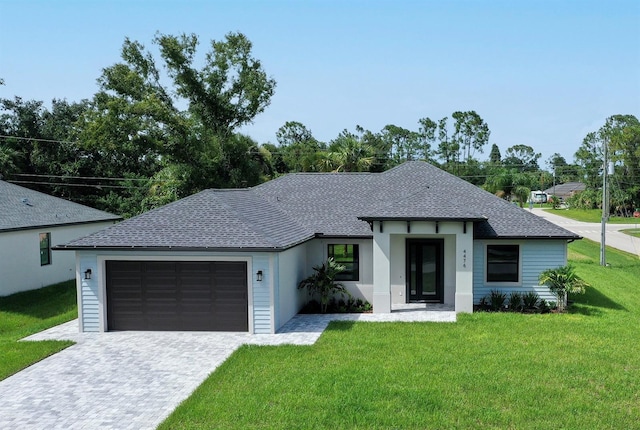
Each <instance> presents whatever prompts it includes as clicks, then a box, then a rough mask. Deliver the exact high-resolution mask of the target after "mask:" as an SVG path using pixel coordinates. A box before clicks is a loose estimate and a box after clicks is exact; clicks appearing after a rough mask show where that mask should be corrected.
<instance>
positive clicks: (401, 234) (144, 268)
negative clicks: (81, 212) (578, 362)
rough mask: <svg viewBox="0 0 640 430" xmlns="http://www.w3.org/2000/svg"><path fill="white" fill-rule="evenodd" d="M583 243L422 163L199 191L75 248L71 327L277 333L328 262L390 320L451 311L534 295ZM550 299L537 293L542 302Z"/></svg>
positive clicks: (79, 241)
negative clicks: (408, 308)
mask: <svg viewBox="0 0 640 430" xmlns="http://www.w3.org/2000/svg"><path fill="white" fill-rule="evenodd" d="M579 238H580V237H579V236H577V235H575V234H574V233H571V232H569V231H567V230H565V229H562V228H560V227H558V226H556V225H554V224H551V223H550V222H548V221H546V220H544V219H542V218H540V217H538V216H536V215H533V214H531V213H530V212H529V211H527V210H523V209H521V208H519V207H518V206H516V205H514V204H512V203H509V202H507V201H505V200H502V199H500V198H498V197H496V196H494V195H493V194H490V193H488V192H486V191H483V190H482V189H480V188H478V187H476V186H474V185H472V184H470V183H468V182H466V181H464V180H462V179H459V178H457V177H456V176H453V175H451V174H449V173H446V172H444V171H443V170H440V169H439V168H437V167H434V166H432V165H431V164H428V163H426V162H420V161H413V162H407V163H404V164H402V165H400V166H397V167H395V168H393V169H390V170H388V171H386V172H383V173H295V174H288V175H285V176H282V177H280V178H278V179H275V180H272V181H270V182H267V183H264V184H261V185H259V186H256V187H253V188H247V189H233V190H206V191H202V192H200V193H198V194H195V195H192V196H190V197H187V198H184V199H182V200H179V201H176V202H173V203H171V204H168V205H166V206H163V207H160V208H158V209H155V210H152V211H149V212H147V213H144V214H142V215H140V216H138V217H135V218H131V219H129V220H126V221H124V222H122V223H119V224H117V225H115V226H112V227H109V228H107V229H106V230H102V231H99V232H97V233H94V234H92V235H89V236H87V237H84V238H81V239H77V240H73V241H71V242H69V243H67V244H65V245H64V246H60V247H58V249H66V250H74V251H76V255H77V267H78V273H77V276H78V295H79V303H80V306H79V317H80V329H81V330H83V331H87V332H91V331H93V332H96V331H107V330H223V331H248V332H251V333H273V332H275V331H276V330H278V328H279V327H281V326H282V325H283V324H284V323H286V322H287V321H288V320H289V319H290V318H292V317H293V316H294V315H295V314H296V313H297V312H298V311H299V310H300V309H301V307H302V306H303V305H304V303H305V302H306V300H307V296H306V292H305V291H301V290H298V289H297V285H298V283H299V282H300V281H301V280H302V279H304V278H305V277H307V276H308V275H309V274H310V273H312V267H313V266H315V265H319V264H321V263H323V262H324V261H326V259H327V258H328V257H334V258H336V259H337V260H339V261H340V262H342V263H343V264H345V265H346V266H347V268H348V270H347V272H345V273H344V274H343V276H342V282H343V283H344V284H345V285H346V286H347V287H348V289H349V290H350V291H351V293H352V294H354V295H355V296H357V297H360V298H364V299H366V300H368V301H369V302H371V303H372V304H373V311H374V312H381V313H385V312H391V310H392V305H393V304H396V303H407V302H436V303H444V304H448V305H450V306H451V307H453V308H455V310H456V312H473V305H474V303H477V302H478V301H479V300H480V299H481V298H482V297H483V296H485V295H487V294H488V293H489V292H490V291H491V290H492V289H501V290H503V291H505V292H509V291H530V290H532V289H533V290H536V291H538V292H539V293H540V294H541V296H542V297H544V298H546V299H551V298H552V296H551V295H550V294H549V291H548V289H546V287H540V286H539V285H538V275H539V273H540V272H541V271H543V270H545V269H547V268H553V267H557V266H561V265H564V264H566V262H567V243H568V242H569V241H573V240H576V239H579ZM545 295H546V296H545Z"/></svg>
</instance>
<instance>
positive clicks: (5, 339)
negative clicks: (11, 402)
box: [0, 281, 78, 380]
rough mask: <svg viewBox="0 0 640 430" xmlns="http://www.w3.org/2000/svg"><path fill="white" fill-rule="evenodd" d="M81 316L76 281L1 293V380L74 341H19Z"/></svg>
mask: <svg viewBox="0 0 640 430" xmlns="http://www.w3.org/2000/svg"><path fill="white" fill-rule="evenodd" d="M77 317H78V310H77V301H76V288H75V281H67V282H63V283H61V284H56V285H52V286H50V287H45V288H41V289H39V290H33V291H26V292H23V293H17V294H13V295H11V296H7V297H0V380H2V379H5V378H7V377H8V376H11V375H12V374H14V373H16V372H18V371H20V370H22V369H24V368H25V367H27V366H30V365H31V364H33V363H36V362H38V361H40V360H42V359H43V358H45V357H48V356H49V355H51V354H54V353H56V352H58V351H60V350H62V349H64V348H66V347H68V346H69V345H72V344H73V342H66V341H65V342H61V341H40V342H18V340H19V339H22V338H24V337H25V336H29V335H31V334H34V333H37V332H39V331H42V330H45V329H47V328H49V327H53V326H55V325H58V324H61V323H63V322H66V321H70V320H72V319H74V318H77Z"/></svg>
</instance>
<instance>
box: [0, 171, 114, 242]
mask: <svg viewBox="0 0 640 430" xmlns="http://www.w3.org/2000/svg"><path fill="white" fill-rule="evenodd" d="M119 219H121V217H119V216H117V215H113V214H110V213H108V212H103V211H99V210H97V209H93V208H90V207H88V206H84V205H80V204H78V203H74V202H70V201H68V200H64V199H61V198H58V197H53V196H50V195H48V194H44V193H40V192H38V191H34V190H31V189H29V188H24V187H21V186H19V185H15V184H11V183H9V182H5V181H0V232H1V231H12V230H25V229H30V228H38V227H53V226H59V225H69V224H84V223H91V222H100V221H116V220H119Z"/></svg>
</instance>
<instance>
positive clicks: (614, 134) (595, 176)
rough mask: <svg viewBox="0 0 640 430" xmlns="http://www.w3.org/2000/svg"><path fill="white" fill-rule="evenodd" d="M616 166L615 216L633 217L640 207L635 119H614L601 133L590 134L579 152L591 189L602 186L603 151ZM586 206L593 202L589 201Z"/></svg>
mask: <svg viewBox="0 0 640 430" xmlns="http://www.w3.org/2000/svg"><path fill="white" fill-rule="evenodd" d="M605 146H606V147H607V148H608V154H609V160H610V162H611V163H612V164H613V165H614V171H613V172H612V173H613V174H612V180H611V181H610V185H611V187H610V191H611V193H610V195H611V205H612V207H613V210H614V213H616V212H617V213H619V214H622V215H629V214H630V213H632V212H633V209H634V208H636V207H638V205H640V123H639V121H638V119H637V118H636V117H635V116H633V115H613V116H611V117H609V118H607V120H606V121H605V124H604V125H603V126H602V127H600V129H599V130H598V131H595V132H590V133H588V134H587V135H586V137H585V138H584V140H583V141H582V145H581V146H580V148H579V149H578V151H576V154H575V160H576V164H577V165H578V166H579V168H580V170H581V174H582V175H583V177H584V181H585V183H586V185H587V189H590V190H597V189H598V188H599V187H601V186H602V172H603V168H604V166H603V149H604V147H605ZM607 168H609V166H607ZM584 203H585V204H591V201H590V200H589V201H587V200H585V202H584Z"/></svg>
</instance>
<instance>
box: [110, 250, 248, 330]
mask: <svg viewBox="0 0 640 430" xmlns="http://www.w3.org/2000/svg"><path fill="white" fill-rule="evenodd" d="M106 274H107V285H106V290H107V321H108V322H107V324H108V329H109V330H179V331H194V330H203V331H248V330H249V323H248V299H247V297H248V294H247V263H246V262H238V261H115V260H112V261H107V262H106Z"/></svg>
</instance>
